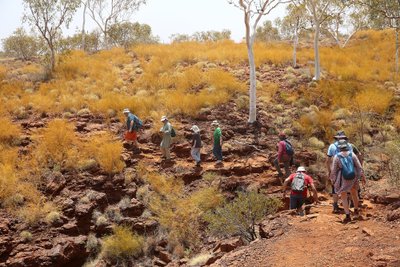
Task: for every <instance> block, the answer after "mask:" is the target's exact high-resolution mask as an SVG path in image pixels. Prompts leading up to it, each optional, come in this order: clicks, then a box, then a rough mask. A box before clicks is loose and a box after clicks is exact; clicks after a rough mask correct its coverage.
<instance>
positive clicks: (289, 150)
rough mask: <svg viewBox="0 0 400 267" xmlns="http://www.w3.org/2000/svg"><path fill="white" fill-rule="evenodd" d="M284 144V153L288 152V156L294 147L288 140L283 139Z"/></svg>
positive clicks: (292, 153)
mask: <svg viewBox="0 0 400 267" xmlns="http://www.w3.org/2000/svg"><path fill="white" fill-rule="evenodd" d="M285 144H286V154H288V155H289V156H293V155H294V149H293V146H292V144H291V143H290V142H289V141H288V140H285Z"/></svg>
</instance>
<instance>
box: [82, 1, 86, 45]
mask: <svg viewBox="0 0 400 267" xmlns="http://www.w3.org/2000/svg"><path fill="white" fill-rule="evenodd" d="M86 8H87V5H86V2H85V3H84V4H83V17H82V50H83V51H85V50H86V32H85V24H86Z"/></svg>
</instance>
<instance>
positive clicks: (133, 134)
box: [124, 131, 137, 141]
mask: <svg viewBox="0 0 400 267" xmlns="http://www.w3.org/2000/svg"><path fill="white" fill-rule="evenodd" d="M124 138H125V140H127V141H136V139H137V132H135V131H132V132H125V136H124Z"/></svg>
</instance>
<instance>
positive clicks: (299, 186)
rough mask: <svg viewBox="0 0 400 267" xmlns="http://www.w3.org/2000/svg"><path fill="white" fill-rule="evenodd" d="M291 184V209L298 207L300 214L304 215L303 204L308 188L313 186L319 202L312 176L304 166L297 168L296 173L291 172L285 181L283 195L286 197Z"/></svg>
mask: <svg viewBox="0 0 400 267" xmlns="http://www.w3.org/2000/svg"><path fill="white" fill-rule="evenodd" d="M289 184H290V187H291V191H290V209H297V213H298V214H299V215H300V216H303V215H304V211H303V204H304V200H305V199H306V198H307V189H308V187H311V190H312V192H313V198H314V201H315V203H318V193H317V189H316V188H315V186H314V182H313V179H312V178H311V176H309V175H307V174H306V169H305V168H304V167H303V166H300V167H298V168H297V171H296V173H293V174H291V175H290V176H289V177H288V178H286V180H285V182H284V183H283V197H284V198H285V197H286V189H287V187H288V185H289Z"/></svg>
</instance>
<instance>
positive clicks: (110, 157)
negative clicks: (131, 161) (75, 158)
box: [86, 133, 125, 175]
mask: <svg viewBox="0 0 400 267" xmlns="http://www.w3.org/2000/svg"><path fill="white" fill-rule="evenodd" d="M86 149H87V151H88V153H89V154H90V155H91V156H92V157H94V159H95V160H96V162H97V163H99V165H100V167H101V168H102V169H103V170H104V171H106V172H107V173H108V174H110V175H111V174H113V173H118V172H120V171H122V169H123V168H124V167H125V163H124V162H123V161H122V160H121V154H122V150H123V146H122V143H121V141H114V140H113V136H112V135H111V134H109V133H106V134H102V135H99V136H95V137H92V139H91V140H90V142H89V143H88V144H87V148H86Z"/></svg>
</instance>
